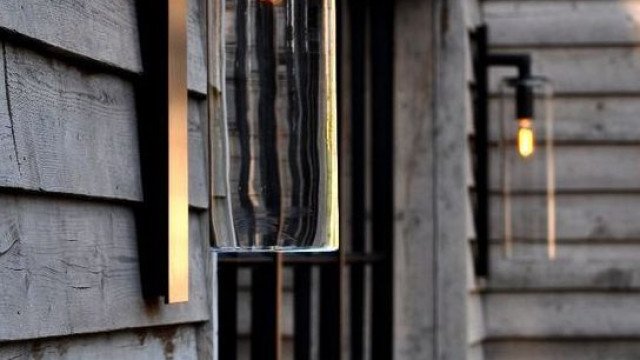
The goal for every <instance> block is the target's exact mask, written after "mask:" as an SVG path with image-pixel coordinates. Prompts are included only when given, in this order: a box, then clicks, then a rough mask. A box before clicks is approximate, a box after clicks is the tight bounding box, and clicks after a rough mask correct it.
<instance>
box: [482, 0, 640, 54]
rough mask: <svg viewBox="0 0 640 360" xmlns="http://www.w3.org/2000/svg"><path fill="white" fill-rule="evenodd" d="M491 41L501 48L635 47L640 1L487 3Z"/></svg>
mask: <svg viewBox="0 0 640 360" xmlns="http://www.w3.org/2000/svg"><path fill="white" fill-rule="evenodd" d="M483 10H484V14H485V19H486V20H487V21H488V22H489V23H490V24H491V26H490V27H489V35H490V38H491V42H492V43H493V44H495V45H499V46H572V47H576V46H593V45H602V46H621V45H629V46H633V45H636V44H639V43H640V2H638V1H610V0H598V1H570V0H542V1H516V0H509V1H485V2H484V6H483Z"/></svg>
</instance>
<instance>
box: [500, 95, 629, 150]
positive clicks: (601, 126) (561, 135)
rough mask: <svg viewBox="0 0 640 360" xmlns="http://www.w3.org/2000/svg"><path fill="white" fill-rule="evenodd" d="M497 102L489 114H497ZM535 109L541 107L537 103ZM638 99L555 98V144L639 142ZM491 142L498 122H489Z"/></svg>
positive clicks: (592, 96) (610, 96) (607, 96)
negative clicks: (568, 142)
mask: <svg viewBox="0 0 640 360" xmlns="http://www.w3.org/2000/svg"><path fill="white" fill-rule="evenodd" d="M499 106H500V105H499V101H498V100H497V99H493V100H492V101H491V107H490V112H491V114H494V116H497V114H500V110H499V109H500V107H499ZM536 106H542V104H539V103H536ZM638 114H640V97H638V96H636V95H634V94H629V95H628V96H620V95H614V94H609V95H605V94H592V95H589V94H586V96H579V95H578V96H556V97H555V99H554V118H555V123H554V137H555V139H556V140H558V141H572V142H581V143H587V144H593V143H602V142H630V143H639V140H640V126H637V124H638ZM490 125H491V127H490V128H491V139H492V140H497V139H498V136H499V134H498V127H499V125H500V124H499V122H498V121H497V120H496V121H492V123H491V124H490Z"/></svg>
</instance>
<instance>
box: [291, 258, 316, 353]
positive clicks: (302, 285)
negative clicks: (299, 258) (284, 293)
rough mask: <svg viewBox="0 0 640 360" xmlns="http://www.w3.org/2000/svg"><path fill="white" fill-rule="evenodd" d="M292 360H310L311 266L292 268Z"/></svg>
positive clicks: (303, 265) (304, 265)
mask: <svg viewBox="0 0 640 360" xmlns="http://www.w3.org/2000/svg"><path fill="white" fill-rule="evenodd" d="M294 271H295V273H294V285H293V286H294V290H293V292H294V304H293V306H294V325H293V326H294V327H293V330H294V346H293V351H294V359H295V360H310V359H311V325H312V324H311V266H310V265H307V264H300V265H296V266H295V268H294Z"/></svg>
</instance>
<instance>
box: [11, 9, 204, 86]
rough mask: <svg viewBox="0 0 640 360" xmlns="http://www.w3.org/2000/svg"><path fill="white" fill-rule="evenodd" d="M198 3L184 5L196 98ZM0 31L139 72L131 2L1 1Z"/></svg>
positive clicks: (200, 73)
mask: <svg viewBox="0 0 640 360" xmlns="http://www.w3.org/2000/svg"><path fill="white" fill-rule="evenodd" d="M203 4H204V2H203V1H202V0H189V15H188V21H189V23H188V32H187V35H188V43H187V45H188V60H189V62H188V67H187V69H188V87H189V89H190V90H191V91H194V92H197V93H201V94H205V93H206V67H205V56H204V53H205V52H204V29H203V24H204V20H203V19H204V16H205V12H204V5H203ZM0 29H4V30H6V31H8V32H9V33H10V32H15V33H18V34H20V35H21V36H26V37H29V38H33V39H35V40H37V41H41V42H43V43H45V44H47V45H49V46H51V47H54V48H57V49H59V50H60V51H62V52H67V53H70V54H77V55H78V57H80V58H90V59H93V60H95V61H97V62H103V63H105V64H108V65H110V66H115V67H118V68H121V69H123V70H126V71H130V72H132V73H140V72H142V70H143V69H142V61H141V58H140V45H139V36H138V28H137V19H136V6H135V1H134V0H113V1H93V0H80V1H73V0H45V1H36V0H3V1H2V2H0ZM7 40H9V41H11V39H10V37H9V39H7Z"/></svg>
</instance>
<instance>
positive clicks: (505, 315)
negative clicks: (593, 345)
mask: <svg viewBox="0 0 640 360" xmlns="http://www.w3.org/2000/svg"><path fill="white" fill-rule="evenodd" d="M484 301H485V323H486V331H487V337H488V338H500V337H507V338H512V339H513V338H523V337H531V338H536V337H537V338H545V339H549V338H556V339H562V338H566V337H570V338H577V337H587V338H589V337H591V338H594V337H595V338H598V337H601V338H616V337H617V338H620V337H635V336H637V334H638V332H639V331H640V294H639V293H637V292H632V293H618V292H593V291H591V292H589V291H588V292H583V291H579V290H578V291H572V292H505V293H500V292H496V293H488V294H486V296H485V299H484ZM525 309H526V310H525Z"/></svg>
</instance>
